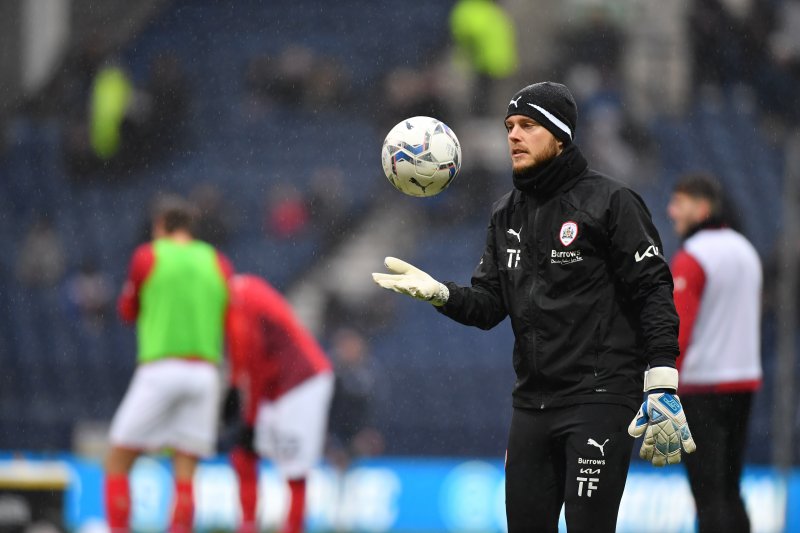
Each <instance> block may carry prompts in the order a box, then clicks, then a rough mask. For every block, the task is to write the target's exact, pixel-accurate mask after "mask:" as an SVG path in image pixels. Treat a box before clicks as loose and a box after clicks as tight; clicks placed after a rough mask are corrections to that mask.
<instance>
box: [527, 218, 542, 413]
mask: <svg viewBox="0 0 800 533" xmlns="http://www.w3.org/2000/svg"><path fill="white" fill-rule="evenodd" d="M534 205H535V207H534V209H533V227H532V228H531V231H530V232H528V234H529V235H531V236H532V242H531V249H532V253H531V257H532V259H533V279H532V280H531V286H530V289H528V300H529V302H530V305H531V314H535V312H536V301H535V300H536V294H535V292H534V288H535V287H536V280H537V278H538V277H539V253H538V248H537V246H538V244H537V242H536V241H537V239H536V232H537V227H538V224H537V219H538V218H539V204H538V203H534ZM532 318H533V319H535V318H536V317H535V316H533V317H532ZM531 341H532V342H533V350H532V356H531V364H532V368H533V376H534V378H536V380H537V381H538V378H539V365H538V359H539V358H538V354H537V351H538V346H537V342H536V321H535V320H531ZM539 409H544V395H543V394H542V395H541V396H540V399H539Z"/></svg>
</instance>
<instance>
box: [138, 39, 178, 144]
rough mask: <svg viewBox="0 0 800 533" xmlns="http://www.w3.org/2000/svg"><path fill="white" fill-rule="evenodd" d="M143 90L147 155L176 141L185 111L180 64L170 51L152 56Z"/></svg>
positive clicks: (175, 55) (176, 56)
mask: <svg viewBox="0 0 800 533" xmlns="http://www.w3.org/2000/svg"><path fill="white" fill-rule="evenodd" d="M146 92H147V94H148V96H149V99H150V105H149V114H148V116H147V125H146V127H145V128H144V131H145V132H146V135H147V142H145V143H144V146H143V148H144V150H145V153H146V154H147V155H148V158H150V157H152V154H158V153H161V154H163V153H166V152H169V150H170V149H172V148H174V147H175V145H176V143H178V142H179V141H180V134H181V133H182V131H183V128H184V122H185V120H186V113H187V110H188V101H189V99H188V90H187V85H186V78H185V75H184V72H183V65H182V64H181V61H180V58H179V57H178V55H177V54H175V53H174V52H164V53H161V54H159V55H158V56H156V58H155V59H154V60H153V62H152V63H151V65H150V80H149V81H148V83H147V87H146Z"/></svg>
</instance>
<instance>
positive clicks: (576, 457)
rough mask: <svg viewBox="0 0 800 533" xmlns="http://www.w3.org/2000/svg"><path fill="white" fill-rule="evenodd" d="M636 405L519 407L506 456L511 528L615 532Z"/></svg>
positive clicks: (516, 531) (538, 532)
mask: <svg viewBox="0 0 800 533" xmlns="http://www.w3.org/2000/svg"><path fill="white" fill-rule="evenodd" d="M635 414H636V411H635V410H633V409H631V408H630V407H626V406H623V405H613V404H580V405H574V406H569V407H561V408H553V409H544V410H541V411H538V410H527V409H514V414H513V417H512V419H511V431H510V433H509V438H508V452H507V457H506V517H507V520H508V531H509V533H550V532H554V533H555V532H557V531H558V518H559V514H560V513H561V506H562V504H565V514H566V520H567V530H568V531H569V533H579V532H584V531H586V532H592V533H613V531H614V530H615V528H616V523H617V514H618V512H619V503H620V500H621V499H622V492H623V490H624V489H625V480H626V478H627V476H628V466H629V465H630V460H631V452H632V450H633V439H632V438H631V437H630V436H629V435H628V425H629V424H630V422H631V420H633V417H634V415H635Z"/></svg>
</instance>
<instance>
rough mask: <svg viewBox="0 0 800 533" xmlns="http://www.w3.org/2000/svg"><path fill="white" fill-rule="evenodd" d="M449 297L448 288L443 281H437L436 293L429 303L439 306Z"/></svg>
mask: <svg viewBox="0 0 800 533" xmlns="http://www.w3.org/2000/svg"><path fill="white" fill-rule="evenodd" d="M449 298H450V289H448V288H447V285H445V284H444V283H439V290H438V291H437V292H436V295H435V296H434V297H433V299H432V300H431V303H432V304H433V305H435V306H436V307H441V306H443V305H444V304H446V303H447V300H448V299H449Z"/></svg>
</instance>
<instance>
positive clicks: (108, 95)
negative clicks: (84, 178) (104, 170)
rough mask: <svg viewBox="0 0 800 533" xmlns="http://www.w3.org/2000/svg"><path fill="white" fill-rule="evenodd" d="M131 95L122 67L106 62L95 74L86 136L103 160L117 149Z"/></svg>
mask: <svg viewBox="0 0 800 533" xmlns="http://www.w3.org/2000/svg"><path fill="white" fill-rule="evenodd" d="M132 97H133V84H132V83H131V81H130V79H129V78H128V75H127V73H126V72H125V71H124V70H123V69H122V68H120V67H118V66H115V65H110V66H106V67H103V68H101V69H100V71H99V72H98V73H97V75H96V76H95V79H94V84H93V86H92V95H91V101H90V108H89V109H90V113H89V116H90V118H89V140H90V144H91V147H92V151H93V152H94V155H95V156H97V157H98V158H99V159H101V160H106V161H107V160H109V159H111V158H112V157H114V156H115V155H116V154H117V153H118V152H119V150H120V146H121V144H122V123H123V121H124V120H125V116H126V114H127V113H128V107H129V106H130V104H131V99H132Z"/></svg>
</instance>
